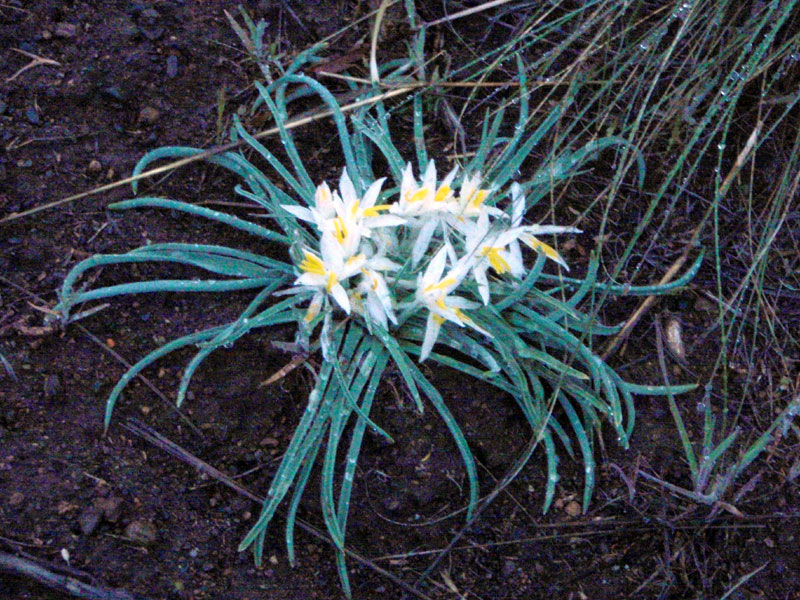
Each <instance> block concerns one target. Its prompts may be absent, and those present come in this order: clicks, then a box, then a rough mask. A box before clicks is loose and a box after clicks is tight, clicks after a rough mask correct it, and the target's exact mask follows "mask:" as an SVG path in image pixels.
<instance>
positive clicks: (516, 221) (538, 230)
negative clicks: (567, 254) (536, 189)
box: [509, 182, 581, 271]
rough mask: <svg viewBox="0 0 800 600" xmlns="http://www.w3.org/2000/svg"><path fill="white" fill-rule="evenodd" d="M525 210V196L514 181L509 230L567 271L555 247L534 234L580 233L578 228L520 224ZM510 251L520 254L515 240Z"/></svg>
mask: <svg viewBox="0 0 800 600" xmlns="http://www.w3.org/2000/svg"><path fill="white" fill-rule="evenodd" d="M524 212H525V196H523V195H522V188H521V187H520V185H519V184H518V183H516V182H514V183H512V184H511V225H512V229H510V230H509V231H514V232H515V234H516V239H518V240H520V241H521V242H522V243H524V244H525V245H526V246H528V247H529V248H531V249H533V250H536V251H537V252H542V253H544V255H545V256H546V257H547V258H549V259H551V260H554V261H555V262H557V263H558V264H559V265H561V266H562V267H564V269H566V270H567V271H569V266H568V265H567V263H566V262H565V261H564V259H563V258H561V255H560V254H559V253H558V252H556V250H555V248H553V247H552V246H549V245H547V244H545V243H544V242H542V241H541V240H539V239H537V238H536V237H535V236H537V235H549V234H554V233H581V230H580V229H576V228H575V227H564V226H561V225H524V226H520V223H522V217H523V214H524ZM510 251H511V253H512V254H514V255H517V256H519V255H521V253H520V250H519V244H517V243H516V242H514V243H512V244H511V248H510Z"/></svg>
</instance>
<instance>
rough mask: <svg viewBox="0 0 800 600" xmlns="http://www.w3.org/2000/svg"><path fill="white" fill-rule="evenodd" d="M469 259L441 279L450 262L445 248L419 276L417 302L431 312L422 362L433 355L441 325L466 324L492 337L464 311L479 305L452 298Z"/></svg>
mask: <svg viewBox="0 0 800 600" xmlns="http://www.w3.org/2000/svg"><path fill="white" fill-rule="evenodd" d="M469 259H470V257H465V258H463V259H461V260H459V262H458V263H456V265H455V266H453V268H452V269H451V270H450V271H449V272H448V273H447V275H446V276H444V277H442V274H443V273H444V268H445V265H446V263H447V248H442V249H441V250H439V251H438V252H437V253H436V255H435V256H434V257H433V258H432V259H431V262H430V263H429V264H428V268H427V269H426V270H425V273H424V274H420V276H419V277H418V279H417V291H416V301H417V302H418V303H419V304H421V305H423V306H424V307H425V308H427V309H428V311H429V312H428V322H427V325H426V327H425V337H424V339H423V342H422V349H421V351H420V356H419V360H420V362H422V361H424V360H425V359H426V358H428V356H429V355H430V353H431V350H432V349H433V345H434V344H435V343H436V338H437V337H439V330H440V329H441V327H442V323H444V322H445V321H451V322H453V323H455V324H456V325H458V326H459V327H463V326H464V325H467V326H469V327H471V328H473V329H474V330H476V331H479V332H480V333H483V334H485V335H488V336H489V337H491V334H490V333H489V332H488V331H486V330H485V329H483V328H482V327H479V326H478V325H477V324H476V323H475V322H474V321H473V320H472V319H470V318H469V317H468V316H467V315H466V314H464V312H463V310H462V309H466V308H476V307H478V306H480V305H479V304H478V303H477V302H472V301H470V300H467V299H466V298H461V297H459V296H450V295H449V294H450V292H452V291H453V290H455V289H456V288H457V287H458V285H459V284H460V283H461V281H463V279H464V276H465V275H466V274H467V272H468V271H469V268H470V260H469Z"/></svg>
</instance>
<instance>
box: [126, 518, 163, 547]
mask: <svg viewBox="0 0 800 600" xmlns="http://www.w3.org/2000/svg"><path fill="white" fill-rule="evenodd" d="M125 537H127V538H128V539H129V540H131V541H132V542H135V543H137V544H141V545H142V546H149V545H151V544H154V543H155V541H156V539H157V537H158V535H157V533H156V528H155V526H154V525H153V524H152V523H151V522H150V521H131V523H130V524H129V525H128V526H127V527H126V528H125Z"/></svg>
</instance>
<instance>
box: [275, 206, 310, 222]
mask: <svg viewBox="0 0 800 600" xmlns="http://www.w3.org/2000/svg"><path fill="white" fill-rule="evenodd" d="M281 208H282V209H283V210H285V211H286V212H288V213H291V214H292V215H294V216H295V217H297V218H298V219H300V220H301V221H308V222H309V223H316V222H317V220H316V219H315V218H314V213H312V212H311V211H310V210H309V209H307V208H306V207H304V206H293V205H291V204H281Z"/></svg>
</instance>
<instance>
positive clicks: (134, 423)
mask: <svg viewBox="0 0 800 600" xmlns="http://www.w3.org/2000/svg"><path fill="white" fill-rule="evenodd" d="M123 427H125V429H127V430H128V431H130V432H131V433H133V434H134V435H138V436H139V437H141V438H143V439H145V440H147V441H148V442H150V443H151V444H153V445H154V446H156V447H157V448H161V449H162V450H164V451H165V452H167V453H169V454H171V455H172V456H174V457H175V458H177V459H178V460H182V461H183V462H185V463H187V464H189V465H191V466H193V467H194V468H195V469H197V470H198V471H200V472H201V473H205V474H206V475H208V476H209V477H212V478H214V479H216V480H217V481H219V482H220V483H223V484H224V485H226V486H228V487H229V488H231V489H232V490H234V491H235V492H237V493H238V494H241V495H242V496H245V497H246V498H249V499H250V500H252V501H253V502H258V503H259V504H263V503H264V498H261V497H259V496H257V495H256V494H254V493H253V492H251V491H250V490H248V489H247V488H246V487H244V486H243V485H241V484H240V483H238V482H236V481H234V480H233V479H231V478H230V477H228V476H227V475H225V473H223V472H222V471H220V470H218V469H216V468H214V467H212V466H211V465H209V464H208V463H207V462H205V461H203V460H202V459H200V458H197V457H196V456H195V455H194V454H192V453H190V452H188V451H187V450H184V449H183V448H182V447H181V446H179V445H178V444H176V443H175V442H173V441H172V440H169V439H167V438H166V437H164V436H163V435H161V434H160V433H158V432H157V431H155V430H154V429H152V428H150V427H148V426H147V425H144V424H143V423H140V422H139V421H138V420H137V419H134V418H130V419H128V423H127V424H125V425H123ZM296 522H297V525H298V526H299V527H300V529H302V530H303V531H305V532H306V533H310V534H311V535H313V536H314V537H316V538H317V539H319V540H322V541H324V542H326V543H328V544H330V545H331V546H334V542H333V540H331V539H330V538H329V537H328V536H326V535H325V534H323V533H322V532H321V531H319V530H318V529H316V528H315V527H312V526H311V525H309V524H308V523H304V522H303V521H300V520H299V519H298V520H297V521H296ZM344 553H345V554H347V556H349V557H350V558H353V559H355V560H356V561H358V562H359V563H361V564H362V565H363V566H365V567H368V568H370V569H372V570H373V571H375V572H376V573H378V574H380V575H383V576H384V577H386V578H387V579H389V580H390V581H392V582H393V583H394V584H396V585H398V586H399V587H401V588H403V590H404V591H406V592H408V593H409V594H412V595H413V596H416V597H417V598H420V599H421V600H431V599H430V598H429V597H428V596H426V595H425V594H423V593H422V592H420V591H419V590H417V589H416V588H415V587H414V586H412V585H410V584H408V583H406V582H405V581H403V580H402V579H400V578H399V577H397V576H396V575H394V574H393V573H391V572H389V571H387V570H386V569H384V568H382V567H380V566H378V565H377V564H375V563H374V562H372V561H371V560H369V559H368V558H366V557H363V556H361V555H360V554H358V553H357V552H354V551H353V550H350V549H349V548H344Z"/></svg>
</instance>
